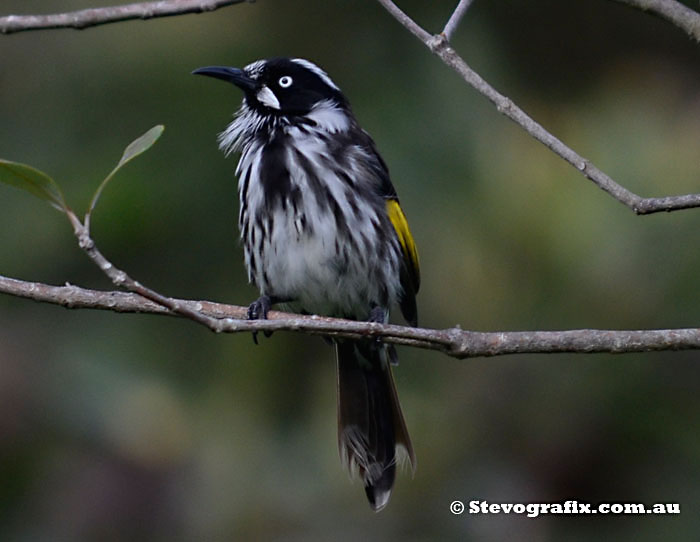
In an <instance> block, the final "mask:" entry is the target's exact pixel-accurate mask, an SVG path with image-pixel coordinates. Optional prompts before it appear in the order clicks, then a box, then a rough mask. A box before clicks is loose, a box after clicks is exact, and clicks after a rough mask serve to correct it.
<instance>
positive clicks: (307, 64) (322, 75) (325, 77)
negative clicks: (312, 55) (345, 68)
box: [292, 58, 340, 91]
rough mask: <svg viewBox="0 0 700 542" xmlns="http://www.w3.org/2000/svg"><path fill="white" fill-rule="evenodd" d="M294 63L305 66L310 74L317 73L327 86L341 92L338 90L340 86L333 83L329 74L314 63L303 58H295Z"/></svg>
mask: <svg viewBox="0 0 700 542" xmlns="http://www.w3.org/2000/svg"><path fill="white" fill-rule="evenodd" d="M292 62H296V63H297V64H299V66H303V67H304V68H306V69H307V70H309V71H310V72H313V73H315V74H316V75H318V76H319V77H320V78H321V80H322V81H323V82H324V83H326V85H328V86H329V87H331V88H334V89H335V90H338V91H340V89H339V88H338V85H336V84H335V83H334V82H333V81H332V79H331V78H330V77H328V74H327V73H326V72H324V71H323V70H322V69H321V68H319V67H318V66H317V65H316V64H314V63H313V62H309V61H308V60H304V59H303V58H293V59H292Z"/></svg>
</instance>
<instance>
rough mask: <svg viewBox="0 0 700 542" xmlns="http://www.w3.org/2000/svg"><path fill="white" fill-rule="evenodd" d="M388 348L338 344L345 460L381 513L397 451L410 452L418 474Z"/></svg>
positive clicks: (359, 343) (364, 343) (340, 441)
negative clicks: (402, 449)
mask: <svg viewBox="0 0 700 542" xmlns="http://www.w3.org/2000/svg"><path fill="white" fill-rule="evenodd" d="M388 349H389V348H388V347H387V346H384V345H381V344H377V343H374V342H369V341H339V342H337V343H336V357H337V360H338V447H339V449H340V457H341V459H342V460H343V463H344V464H345V465H346V466H347V467H348V468H349V469H350V472H351V474H352V473H355V472H357V473H359V475H360V477H361V478H362V481H363V483H364V485H365V493H367V498H368V499H369V504H370V506H371V507H372V509H373V510H375V511H379V510H381V509H382V508H384V507H385V506H386V504H387V503H388V502H389V497H390V496H391V488H392V487H393V485H394V477H395V474H396V451H397V450H396V449H397V447H398V446H401V447H403V448H404V451H405V452H406V455H407V456H408V459H409V461H410V462H411V468H412V469H415V464H416V458H415V455H414V453H413V447H412V446H411V439H410V438H409V436H408V431H407V430H406V423H405V422H404V419H403V414H402V413H401V406H400V405H399V398H398V395H397V394H396V386H395V385H394V379H393V377H392V374H391V367H390V364H389V360H388V358H389V356H388Z"/></svg>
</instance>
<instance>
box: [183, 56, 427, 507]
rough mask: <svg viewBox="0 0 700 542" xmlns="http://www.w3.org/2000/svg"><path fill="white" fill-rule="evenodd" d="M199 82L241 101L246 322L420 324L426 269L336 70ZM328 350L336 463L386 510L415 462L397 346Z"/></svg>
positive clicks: (212, 72) (249, 71)
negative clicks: (248, 294)
mask: <svg viewBox="0 0 700 542" xmlns="http://www.w3.org/2000/svg"><path fill="white" fill-rule="evenodd" d="M192 73H193V74H196V75H203V76H208V77H213V78H216V79H220V80H223V81H227V82H229V83H232V84H233V85H235V86H236V87H238V89H240V90H241V91H242V92H243V100H242V103H241V105H240V108H239V109H238V110H237V111H236V112H235V113H234V118H233V121H232V122H231V123H230V124H228V126H227V127H226V128H225V129H224V130H223V131H222V132H221V133H220V134H219V136H218V143H219V147H220V149H221V150H222V151H223V152H224V153H225V154H226V155H227V156H228V155H229V154H231V153H240V158H239V161H238V165H237V167H236V176H237V177H238V196H239V205H240V207H239V214H238V226H239V229H240V237H241V241H242V245H243V250H244V260H245V266H246V269H247V272H248V279H249V281H250V282H251V283H252V284H253V285H254V286H256V287H257V288H258V290H259V292H260V297H259V298H258V299H257V300H256V301H254V302H253V303H252V304H251V305H250V307H249V309H248V318H249V319H261V318H266V317H267V313H268V311H269V310H270V308H271V307H272V306H273V305H276V304H280V305H281V306H282V307H283V308H286V309H288V310H293V311H296V312H300V313H302V314H316V315H324V316H332V317H339V318H345V319H352V320H359V321H369V322H379V323H387V322H388V319H389V311H390V309H391V308H392V307H393V306H395V305H398V306H399V308H400V310H401V312H402V314H403V317H404V319H405V320H406V321H407V322H408V324H410V325H411V326H417V324H418V314H417V308H416V294H417V292H418V288H419V285H420V268H419V261H418V252H417V248H416V244H415V241H414V239H413V236H412V235H411V231H410V229H409V226H408V221H407V219H406V215H405V214H404V212H403V210H402V208H401V205H400V204H399V199H398V196H397V193H396V190H395V189H394V186H393V184H392V182H391V180H390V176H389V169H388V167H387V165H386V163H385V161H384V160H383V159H382V157H381V155H380V154H379V151H378V150H377V146H376V144H375V142H374V140H373V139H372V137H371V136H370V135H369V134H368V133H367V132H366V131H365V130H363V129H362V128H361V127H360V125H359V123H358V121H357V119H356V118H355V115H354V114H353V112H352V109H351V107H350V102H349V101H348V99H347V98H346V96H345V95H344V94H343V92H342V91H341V90H340V88H339V87H338V86H337V85H336V84H335V83H334V82H333V80H332V79H331V78H330V77H329V76H328V74H327V73H326V72H325V71H324V70H323V69H322V68H320V67H319V66H317V65H316V64H314V63H313V62H311V61H309V60H305V59H302V58H288V57H274V58H269V59H263V60H257V61H255V62H252V63H250V64H248V65H246V66H245V67H243V68H235V67H228V66H207V67H202V68H198V69H196V70H194V71H193V72H192ZM254 339H255V340H256V342H257V339H256V337H255V336H254ZM332 342H333V343H334V346H335V353H336V360H337V405H338V448H339V452H340V456H341V461H342V463H343V464H344V465H345V466H346V467H347V468H348V470H349V471H350V474H351V475H359V477H360V478H361V479H362V482H363V484H364V488H365V493H366V496H367V499H368V501H369V504H370V506H371V508H372V509H373V510H375V511H379V510H381V509H383V508H384V507H385V506H386V505H387V503H388V501H389V498H390V496H391V491H392V488H393V486H394V480H395V476H396V466H397V463H399V462H400V461H399V460H400V459H405V458H407V459H408V461H409V462H410V465H411V469H412V471H413V473H415V465H416V457H415V453H414V451H413V446H412V444H411V440H410V437H409V434H408V430H407V428H406V423H405V421H404V416H403V413H402V411H401V406H400V404H399V398H398V395H397V391H396V386H395V384H394V379H393V376H392V365H396V364H397V356H396V351H395V349H394V347H393V345H388V344H386V343H382V342H381V341H379V340H378V339H376V338H364V339H358V340H351V339H335V340H333V341H332Z"/></svg>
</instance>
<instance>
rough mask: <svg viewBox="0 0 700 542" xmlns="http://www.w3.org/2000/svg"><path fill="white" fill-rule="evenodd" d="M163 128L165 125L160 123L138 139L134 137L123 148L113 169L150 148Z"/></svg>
mask: <svg viewBox="0 0 700 542" xmlns="http://www.w3.org/2000/svg"><path fill="white" fill-rule="evenodd" d="M163 130H165V127H164V126H163V125H162V124H159V125H158V126H154V127H153V128H151V129H150V130H148V132H146V133H145V134H143V135H142V136H141V137H139V138H138V139H135V140H134V141H132V142H131V143H129V145H128V146H127V147H126V149H124V154H123V155H122V158H121V160H119V163H118V164H117V167H116V168H115V171H116V170H117V169H119V168H120V167H122V166H123V165H124V164H126V163H127V162H129V161H130V160H131V159H132V158H136V157H137V156H138V155H139V154H141V153H142V152H146V151H147V150H148V149H150V148H151V146H152V145H153V144H154V143H155V142H156V141H158V138H159V137H160V136H161V135H162V134H163ZM113 173H114V172H113Z"/></svg>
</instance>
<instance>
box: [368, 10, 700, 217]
mask: <svg viewBox="0 0 700 542" xmlns="http://www.w3.org/2000/svg"><path fill="white" fill-rule="evenodd" d="M377 1H378V2H379V3H380V4H382V5H383V6H384V7H385V8H386V9H387V11H389V13H391V14H392V15H393V16H394V18H395V19H396V20H397V21H399V22H400V23H401V24H402V25H403V26H405V27H406V28H407V29H408V30H409V31H410V32H411V33H412V34H413V35H414V36H416V37H418V39H420V40H421V41H422V42H423V43H424V44H425V45H426V46H427V47H428V48H429V49H430V50H431V51H432V52H433V53H435V54H436V55H437V56H438V57H440V59H441V60H442V61H443V62H444V63H445V64H447V65H448V66H450V67H451V68H453V69H454V70H455V71H456V72H457V73H459V74H460V75H461V76H462V78H463V79H464V80H465V81H466V82H467V83H468V84H469V85H470V86H471V87H473V88H474V89H475V90H477V91H478V92H479V93H481V94H482V95H484V96H486V97H487V98H488V99H489V100H490V101H491V102H492V103H493V104H494V105H495V106H496V109H497V110H498V111H499V112H500V113H502V114H504V115H505V116H506V117H508V118H509V119H511V120H512V121H513V122H515V123H516V124H518V125H519V126H520V127H521V128H523V129H524V130H525V131H526V132H527V133H528V134H530V135H531V136H532V137H534V138H535V139H536V140H537V141H539V142H540V143H542V144H544V145H545V146H546V147H547V148H549V149H550V150H551V151H552V152H554V153H555V154H557V155H558V156H560V157H561V158H563V159H564V160H566V161H567V162H568V163H569V164H571V165H573V166H574V167H575V168H576V169H577V170H579V171H580V172H581V173H582V174H583V175H584V176H585V177H586V178H588V179H589V180H590V181H592V182H593V183H594V184H595V185H596V186H598V187H599V188H601V189H602V190H604V191H605V192H607V193H608V194H610V195H611V196H612V197H613V198H615V199H616V200H617V201H619V202H620V203H622V204H624V205H626V206H627V207H629V208H630V209H632V210H633V211H634V212H635V213H637V214H640V215H645V214H651V213H658V212H660V211H676V210H680V209H689V208H694V207H700V194H687V195H682V196H666V197H660V198H643V197H641V196H638V195H637V194H635V193H633V192H631V191H630V190H628V189H626V188H625V187H623V186H622V185H620V184H618V183H617V182H615V181H614V180H613V179H612V178H611V177H610V176H608V175H607V174H606V173H604V172H603V171H601V170H600V169H599V168H598V167H596V166H595V165H594V164H593V163H592V162H590V161H589V160H587V159H586V158H583V157H582V156H581V155H580V154H578V153H577V152H576V151H574V150H573V149H572V148H570V147H568V146H567V145H566V144H564V143H563V142H562V141H561V140H560V139H558V138H557V137H555V136H554V135H552V134H551V133H550V132H548V131H547V130H546V129H545V128H543V127H542V125H540V124H539V123H538V122H536V121H535V120H534V119H533V118H532V117H530V116H529V115H528V114H527V113H525V111H523V110H522V109H520V107H518V106H517V105H515V103H514V102H513V101H512V100H511V99H510V98H508V97H506V96H504V95H503V94H501V93H500V92H498V91H497V90H496V89H495V88H493V87H492V86H491V85H490V84H489V83H487V82H486V81H485V80H484V79H483V78H482V77H481V76H480V75H479V74H478V73H477V72H475V71H474V70H473V69H472V68H471V67H470V66H469V65H468V64H467V63H466V62H465V61H464V60H463V59H462V57H460V56H459V54H458V53H457V52H456V51H455V50H454V49H453V48H452V47H450V44H449V43H448V41H447V39H446V38H445V36H444V35H442V34H437V35H435V36H433V35H430V34H429V33H428V32H427V31H425V30H424V29H423V28H421V27H420V26H419V25H418V24H417V23H416V22H415V21H413V19H411V18H410V17H409V16H408V15H406V14H405V13H404V12H403V11H401V10H400V9H399V8H398V7H397V6H396V4H394V2H392V0H377Z"/></svg>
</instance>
